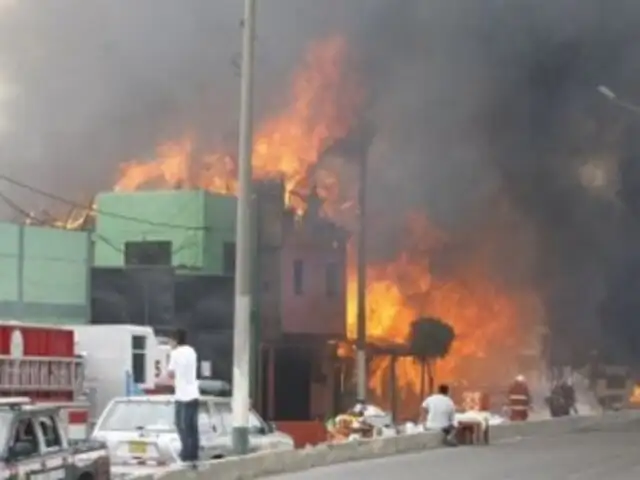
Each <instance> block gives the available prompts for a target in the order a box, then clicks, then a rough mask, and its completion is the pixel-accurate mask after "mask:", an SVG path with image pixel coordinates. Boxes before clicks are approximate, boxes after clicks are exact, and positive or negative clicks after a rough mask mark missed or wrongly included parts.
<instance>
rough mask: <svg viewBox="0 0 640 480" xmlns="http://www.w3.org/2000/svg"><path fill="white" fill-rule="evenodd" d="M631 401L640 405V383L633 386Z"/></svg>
mask: <svg viewBox="0 0 640 480" xmlns="http://www.w3.org/2000/svg"><path fill="white" fill-rule="evenodd" d="M629 401H630V402H631V403H632V404H633V405H640V385H635V386H634V387H633V391H632V392H631V398H630V399H629Z"/></svg>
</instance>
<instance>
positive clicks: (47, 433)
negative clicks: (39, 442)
mask: <svg viewBox="0 0 640 480" xmlns="http://www.w3.org/2000/svg"><path fill="white" fill-rule="evenodd" d="M38 426H39V427H40V432H41V433H42V439H43V441H44V447H45V448H46V449H47V450H58V449H61V448H62V447H63V445H62V435H60V430H59V428H58V423H57V422H56V421H55V419H54V418H53V417H52V416H51V415H47V416H43V417H39V418H38Z"/></svg>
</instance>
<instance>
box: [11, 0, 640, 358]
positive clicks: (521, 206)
mask: <svg viewBox="0 0 640 480" xmlns="http://www.w3.org/2000/svg"><path fill="white" fill-rule="evenodd" d="M258 3H259V6H260V21H259V25H258V58H257V71H258V72H259V81H258V84H257V99H258V102H259V105H258V112H257V113H258V116H261V115H262V114H264V113H265V112H268V111H270V110H272V109H273V108H276V107H278V106H279V104H280V103H281V102H282V101H283V98H282V95H283V92H284V91H285V88H283V87H284V85H283V82H285V81H286V79H287V78H288V76H289V74H290V72H291V70H292V68H294V66H295V64H296V62H297V60H298V59H299V57H300V54H301V52H302V50H304V48H306V46H307V45H308V43H309V42H310V41H312V40H313V39H314V38H318V37H322V36H323V35H326V34H328V33H333V32H336V31H338V32H343V33H345V34H347V35H348V36H349V38H350V39H351V41H352V45H353V46H354V49H355V50H356V54H357V56H358V57H359V58H360V60H361V61H362V62H363V64H362V65H354V68H363V72H364V75H363V77H364V78H363V83H364V84H365V85H366V86H367V87H368V88H370V90H371V94H372V103H371V112H370V115H371V117H372V119H373V121H374V123H375V125H376V129H377V132H378V134H377V136H376V138H375V140H374V144H373V146H372V149H371V160H370V163H371V168H370V189H369V191H370V196H369V198H370V202H371V207H370V210H371V212H372V215H373V216H374V218H375V219H376V222H373V223H375V225H374V227H375V226H376V225H377V226H379V227H380V226H383V228H378V229H377V230H376V231H375V232H374V234H372V237H374V240H375V241H374V242H373V243H376V244H378V246H379V245H387V244H394V241H395V240H397V238H394V237H398V235H397V231H398V228H399V227H400V221H398V222H394V220H401V219H402V218H403V216H402V215H398V212H403V211H410V210H418V211H420V210H424V209H425V208H426V209H427V210H428V211H429V214H430V216H431V217H432V218H434V219H435V220H436V222H437V223H438V224H441V225H444V226H445V227H446V229H447V230H448V231H450V232H454V233H458V236H459V237H461V238H464V236H465V234H467V232H474V234H475V233H476V231H477V228H478V225H486V224H487V222H486V220H485V219H487V218H491V222H490V225H491V226H492V228H493V229H494V232H493V237H495V239H496V240H495V242H496V245H497V247H496V251H497V252H498V253H499V255H496V257H497V260H496V262H495V264H496V274H499V275H500V276H501V278H503V279H505V281H509V282H514V283H518V282H521V283H525V284H531V285H534V286H535V287H536V288H537V290H538V291H539V292H540V294H541V295H542V298H543V300H544V303H545V308H546V311H547V316H548V317H549V321H550V323H551V325H552V329H553V332H554V338H555V339H556V341H555V347H554V354H555V355H556V356H557V357H558V358H559V361H560V360H565V359H566V357H567V356H570V355H569V353H570V354H572V355H574V356H582V357H583V358H584V357H585V356H586V353H585V352H586V351H588V350H590V349H591V348H593V347H597V348H601V347H602V346H603V345H605V344H612V343H613V344H616V345H617V346H618V348H617V349H616V350H617V351H618V352H619V353H620V354H621V356H622V358H624V359H629V358H630V357H634V355H633V353H634V352H638V351H640V322H639V321H637V320H636V318H637V316H638V314H640V304H639V301H638V300H635V298H636V297H637V295H636V291H638V290H639V289H638V288H637V287H640V284H639V282H638V278H640V275H638V273H637V271H638V270H640V268H639V267H638V265H640V260H639V259H638V258H637V256H638V255H637V254H636V251H637V250H638V249H637V247H636V245H637V244H638V240H639V239H640V235H638V228H637V222H638V215H639V214H640V194H639V193H638V192H640V188H639V187H640V185H639V184H638V183H639V180H640V158H638V157H639V155H638V153H640V144H639V143H638V142H639V140H637V139H638V138H640V135H638V132H639V131H638V129H639V128H640V118H637V117H634V116H632V115H630V114H628V113H627V112H625V111H623V110H620V109H617V108H615V107H614V106H613V105H612V104H611V103H607V102H606V100H605V99H604V98H603V97H601V96H598V94H597V93H596V90H595V87H596V86H597V85H598V84H601V83H602V84H607V85H608V86H610V87H611V88H612V89H614V90H616V91H619V92H620V93H622V92H624V94H625V95H626V96H628V97H629V98H637V99H640V82H638V79H640V63H638V62H637V61H636V59H637V58H639V57H638V53H640V52H638V51H637V50H638V49H639V48H640V46H639V45H640V42H639V41H638V40H639V39H638V36H639V35H640V29H639V28H638V20H637V19H638V18H640V6H639V5H638V4H637V1H634V0H608V1H605V0H544V1H540V0H512V1H507V0H466V1H464V0H460V1H452V0H430V1H425V0H402V1H397V0H394V1H392V0H349V1H345V0H330V1H329V0H323V1H322V2H320V1H317V0H315V1H313V2H312V1H310V0H258ZM241 4H242V2H240V1H238V0H216V1H211V0H181V1H175V0H137V1H135V2H130V1H124V0H93V1H91V2H87V1H83V0H58V1H56V2H53V3H52V2H42V1H38V0H21V1H18V2H16V4H15V6H14V7H12V8H9V9H5V10H2V11H0V74H1V75H2V77H3V78H6V79H7V80H8V81H9V82H12V83H13V84H15V85H16V87H17V89H18V90H17V93H16V96H15V97H14V98H13V100H11V101H10V102H9V103H5V104H3V105H4V107H3V110H2V113H3V114H4V115H5V116H6V117H7V118H6V125H3V126H6V129H5V130H3V131H2V133H1V136H0V146H1V148H2V150H1V151H2V160H1V162H2V167H1V168H2V171H3V172H6V173H8V174H10V175H16V176H18V177H20V178H26V177H28V178H29V180H30V181H31V182H33V183H34V184H36V186H41V187H43V188H46V189H49V190H53V191H56V192H57V193H65V194H66V195H67V196H69V197H74V196H75V197H76V198H77V197H78V196H79V195H82V194H86V195H89V194H91V193H93V192H95V191H96V190H98V189H100V188H105V187H107V186H108V185H110V184H111V182H112V179H113V176H114V171H115V168H116V166H117V164H118V163H119V162H120V161H122V160H123V159H128V158H131V157H136V156H145V155H148V154H149V153H150V152H151V150H152V149H153V147H154V146H155V145H156V144H157V142H158V141H159V140H161V139H166V138H170V137H173V136H177V135H180V134H182V133H184V131H185V130H189V131H192V132H195V133H196V134H198V136H199V141H200V142H201V143H204V144H205V145H206V142H207V141H212V140H215V139H216V138H217V137H220V136H225V135H226V136H231V138H233V136H234V135H235V129H236V111H237V103H236V99H237V83H238V78H237V71H236V69H235V67H234V64H236V63H237V60H238V59H239V57H238V52H239V40H240V33H239V30H238V22H239V18H240V15H241ZM590 162H591V163H593V165H595V166H593V165H592V166H591V167H589V165H588V164H589V163H590ZM594 171H595V173H594ZM599 171H602V172H604V173H605V181H604V182H602V181H600V180H601V175H600V173H599ZM34 173H35V174H37V177H36V176H34ZM585 185H591V187H588V188H587V187H585ZM593 185H595V187H593ZM496 199H499V200H500V201H505V202H506V203H507V204H508V206H509V209H508V210H509V211H511V212H515V213H511V214H510V215H509V216H506V217H508V218H506V217H504V216H503V215H502V214H501V213H498V212H501V211H502V210H500V209H499V208H498V207H497V206H496V205H497V203H496ZM44 203H46V202H44V201H43V204H44ZM503 217H504V218H503ZM514 217H515V218H514ZM496 232H497V234H496ZM468 238H469V239H473V237H472V233H468ZM461 243H462V245H463V246H464V245H465V242H464V241H462V242H461ZM466 243H469V242H468V241H467V242H466ZM374 247H375V245H374ZM505 258H507V259H508V261H505ZM524 259H526V261H525V260H524ZM638 298H640V297H638ZM601 324H602V329H600V325H601ZM600 336H602V338H604V339H605V340H600V338H599V337H600ZM623 339H624V341H622V340H623ZM563 353H567V355H565V358H560V357H562V354H563ZM638 356H639V355H638V354H637V353H636V354H635V357H638Z"/></svg>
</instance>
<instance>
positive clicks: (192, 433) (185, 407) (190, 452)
mask: <svg viewBox="0 0 640 480" xmlns="http://www.w3.org/2000/svg"><path fill="white" fill-rule="evenodd" d="M199 403H200V402H199V401H198V399H195V400H190V401H188V402H179V401H177V400H176V429H177V430H178V436H179V437H180V443H181V444H182V448H181V450H180V460H182V461H183V462H197V461H198V453H199V451H200V433H199V432H198V404H199Z"/></svg>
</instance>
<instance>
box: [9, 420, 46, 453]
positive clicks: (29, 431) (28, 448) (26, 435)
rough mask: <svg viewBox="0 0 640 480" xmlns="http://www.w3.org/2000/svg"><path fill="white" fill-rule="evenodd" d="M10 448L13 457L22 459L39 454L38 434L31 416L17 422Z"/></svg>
mask: <svg viewBox="0 0 640 480" xmlns="http://www.w3.org/2000/svg"><path fill="white" fill-rule="evenodd" d="M10 448H11V449H12V450H13V458H15V459H22V458H27V457H30V456H32V455H36V454H39V452H40V448H39V446H38V436H37V433H36V428H35V426H34V423H33V419H31V418H22V419H20V420H18V422H17V423H16V426H15V429H14V431H13V438H12V439H11V444H10Z"/></svg>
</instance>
